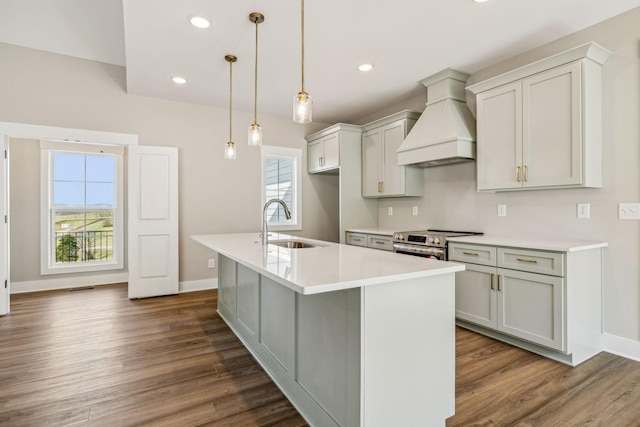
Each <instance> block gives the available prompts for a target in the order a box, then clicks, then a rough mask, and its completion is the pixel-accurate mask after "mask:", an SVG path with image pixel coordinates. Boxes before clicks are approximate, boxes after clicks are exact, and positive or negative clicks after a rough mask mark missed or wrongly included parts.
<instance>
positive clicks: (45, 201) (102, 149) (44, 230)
mask: <svg viewBox="0 0 640 427" xmlns="http://www.w3.org/2000/svg"><path fill="white" fill-rule="evenodd" d="M54 152H68V153H74V154H110V155H113V156H114V157H115V159H116V183H115V184H116V188H115V191H116V197H115V207H114V210H115V215H114V235H113V239H114V241H115V244H114V246H113V260H111V261H98V262H83V263H79V264H75V263H74V264H63V265H56V264H55V262H54V254H55V249H54V248H53V245H52V241H53V239H54V237H53V234H52V232H53V230H54V229H55V225H54V223H53V221H54V218H53V215H52V212H53V211H54V208H53V206H52V194H53V192H52V186H53V168H52V167H51V166H52V158H53V156H52V154H53V153H54ZM124 210H125V207H124V147H123V146H111V145H99V144H88V143H71V142H62V141H46V140H41V141H40V274H41V275H43V276H46V275H52V274H67V273H83V272H98V271H108V270H123V269H124V257H125V253H124V247H125V245H124V239H125V234H124Z"/></svg>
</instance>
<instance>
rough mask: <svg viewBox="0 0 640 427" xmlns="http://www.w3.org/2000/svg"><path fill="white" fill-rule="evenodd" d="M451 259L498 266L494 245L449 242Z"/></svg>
mask: <svg viewBox="0 0 640 427" xmlns="http://www.w3.org/2000/svg"><path fill="white" fill-rule="evenodd" d="M449 260H450V261H462V262H470V263H472V264H480V265H490V266H494V267H495V266H496V248H495V247H493V246H482V245H466V244H463V243H450V244H449Z"/></svg>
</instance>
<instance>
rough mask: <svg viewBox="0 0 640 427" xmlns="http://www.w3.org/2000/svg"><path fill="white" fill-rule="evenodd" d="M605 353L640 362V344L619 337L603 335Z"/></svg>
mask: <svg viewBox="0 0 640 427" xmlns="http://www.w3.org/2000/svg"><path fill="white" fill-rule="evenodd" d="M603 337H604V351H606V352H607V353H612V354H615V355H618V356H622V357H626V358H627V359H631V360H635V361H637V362H640V342H638V341H634V340H630V339H629V338H623V337H619V336H617V335H611V334H603Z"/></svg>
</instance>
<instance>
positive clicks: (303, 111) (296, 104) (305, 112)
mask: <svg viewBox="0 0 640 427" xmlns="http://www.w3.org/2000/svg"><path fill="white" fill-rule="evenodd" d="M312 113H313V99H311V96H310V95H309V94H308V93H306V92H298V94H297V95H295V96H294V97H293V121H294V123H311V119H312Z"/></svg>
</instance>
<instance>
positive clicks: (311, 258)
mask: <svg viewBox="0 0 640 427" xmlns="http://www.w3.org/2000/svg"><path fill="white" fill-rule="evenodd" d="M191 238H192V239H193V240H195V241H196V242H198V243H200V244H202V245H204V246H206V247H208V248H209V249H212V250H214V251H216V252H218V253H219V254H222V255H224V256H226V257H229V258H231V259H232V260H234V261H236V262H238V263H240V264H243V265H245V266H246V267H248V268H250V269H252V270H254V271H257V272H258V273H260V274H262V275H264V276H266V277H268V278H270V279H272V280H275V281H276V282H278V283H281V284H282V285H284V286H286V287H288V288H291V289H293V290H294V291H296V292H299V293H301V294H317V293H323V292H331V291H338V290H343V289H351V288H358V287H363V286H370V285H376V284H381V283H389V282H397V281H400V280H405V279H415V278H420V277H424V278H428V277H429V276H437V275H441V274H447V273H455V272H457V271H462V270H464V265H462V264H458V263H453V262H443V261H437V260H431V259H425V258H420V257H414V256H410V255H403V254H396V253H393V252H388V251H381V250H377V249H369V248H363V247H359V246H350V245H341V244H338V243H330V242H324V241H319V240H312V239H306V238H297V237H292V236H288V235H285V234H275V233H273V234H272V235H270V239H269V240H270V241H274V240H284V239H292V240H298V241H301V242H306V243H311V244H316V245H319V246H318V247H314V248H304V249H288V248H283V247H280V246H276V245H271V244H270V245H268V246H267V248H266V249H264V250H263V248H262V245H261V244H260V239H259V237H258V233H246V234H209V235H196V236H191ZM428 284H429V283H428V280H425V285H428Z"/></svg>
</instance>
